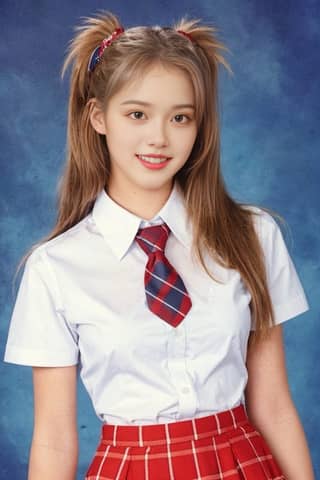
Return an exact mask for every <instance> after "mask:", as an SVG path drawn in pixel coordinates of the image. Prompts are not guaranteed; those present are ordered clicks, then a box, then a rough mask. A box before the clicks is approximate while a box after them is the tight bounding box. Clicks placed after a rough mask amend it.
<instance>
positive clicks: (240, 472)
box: [85, 405, 285, 480]
mask: <svg viewBox="0 0 320 480" xmlns="http://www.w3.org/2000/svg"><path fill="white" fill-rule="evenodd" d="M85 478H86V480H285V477H284V476H283V474H282V473H281V471H280V468H279V466H278V464H277V463H276V461H275V459H274V458H273V456H272V454H271V452H270V450H269V447H268V446H267V444H266V442H265V440H264V439H263V437H262V436H261V435H260V433H259V432H258V431H257V430H255V429H254V427H253V426H252V425H251V424H250V422H249V420H248V417H247V414H246V411H245V407H244V406H243V405H239V406H238V407H235V408H233V409H231V410H226V411H224V412H220V413H217V414H214V415H210V416H208V417H202V418H196V419H192V420H183V421H179V422H175V423H168V424H158V425H142V426H139V425H133V426H131V425H130V426H127V425H118V426H117V425H108V424H107V425H106V424H105V425H103V427H102V434H101V441H100V444H99V445H98V448H97V451H96V454H95V457H94V459H93V461H92V463H91V465H90V467H89V469H88V471H87V474H86V477H85Z"/></svg>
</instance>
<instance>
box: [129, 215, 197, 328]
mask: <svg viewBox="0 0 320 480" xmlns="http://www.w3.org/2000/svg"><path fill="white" fill-rule="evenodd" d="M169 234H170V228H169V227H168V225H167V224H166V223H163V224H162V225H154V226H151V227H146V228H142V229H140V230H139V231H138V233H137V235H136V238H135V239H136V241H137V243H138V244H139V245H140V247H141V248H142V249H143V250H144V251H145V253H146V254H147V255H148V261H147V265H146V270H145V274H144V285H145V292H146V299H147V303H148V307H149V308H150V310H151V311H152V312H153V313H154V314H155V315H157V316H158V317H160V318H162V320H164V321H165V322H167V323H169V324H170V325H171V326H173V327H177V326H178V325H179V323H180V322H182V320H183V319H184V317H185V316H186V315H187V313H188V311H189V310H190V308H191V305H192V303H191V299H190V297H189V294H188V292H187V290H186V287H185V285H184V283H183V281H182V279H181V277H180V276H179V274H178V273H177V271H176V270H175V269H174V267H173V266H172V265H171V263H170V262H169V261H168V259H167V258H166V257H165V255H164V249H165V246H166V242H167V240H168V237H169Z"/></svg>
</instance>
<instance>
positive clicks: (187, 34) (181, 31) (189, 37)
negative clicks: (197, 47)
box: [177, 30, 195, 43]
mask: <svg viewBox="0 0 320 480" xmlns="http://www.w3.org/2000/svg"><path fill="white" fill-rule="evenodd" d="M177 32H178V33H181V35H184V36H185V37H186V38H188V39H189V40H190V42H192V43H195V42H194V40H193V38H192V36H191V34H190V33H187V32H184V31H183V30H177Z"/></svg>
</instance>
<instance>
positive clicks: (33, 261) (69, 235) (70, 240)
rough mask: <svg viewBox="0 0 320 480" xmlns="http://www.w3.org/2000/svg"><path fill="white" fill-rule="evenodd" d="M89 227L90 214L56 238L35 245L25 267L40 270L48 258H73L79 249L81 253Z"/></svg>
mask: <svg viewBox="0 0 320 480" xmlns="http://www.w3.org/2000/svg"><path fill="white" fill-rule="evenodd" d="M90 225H91V214H89V215H87V216H86V217H85V218H83V219H82V220H81V221H80V222H78V223H77V224H76V225H74V226H73V227H71V228H69V229H68V230H66V231H65V232H63V233H61V234H59V235H57V236H56V237H54V238H52V239H50V240H47V241H44V242H42V243H39V244H36V245H35V246H34V247H33V249H32V252H31V254H30V255H29V257H28V259H27V261H26V266H28V267H30V266H32V267H38V268H41V264H46V263H47V261H48V259H49V258H51V259H56V260H59V259H67V258H72V257H74V256H75V255H76V254H77V252H78V251H79V249H80V250H82V251H83V250H84V249H85V244H86V242H87V234H88V231H89V230H90ZM81 253H82V252H81Z"/></svg>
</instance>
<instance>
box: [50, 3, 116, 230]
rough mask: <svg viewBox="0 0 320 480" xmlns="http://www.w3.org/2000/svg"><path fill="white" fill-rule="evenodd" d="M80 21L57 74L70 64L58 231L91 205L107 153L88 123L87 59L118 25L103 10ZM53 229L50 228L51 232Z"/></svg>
mask: <svg viewBox="0 0 320 480" xmlns="http://www.w3.org/2000/svg"><path fill="white" fill-rule="evenodd" d="M84 20H85V23H84V25H81V26H78V27H76V29H75V30H76V31H77V32H78V33H77V34H76V36H75V37H74V38H73V39H72V41H71V42H70V44H69V47H68V54H67V57H66V59H65V61H64V64H63V67H62V72H61V76H62V78H63V77H64V75H65V73H66V71H67V69H68V67H69V66H71V65H72V71H71V78H70V97H69V107H68V129H67V162H66V167H65V172H64V175H63V177H62V179H61V182H60V185H59V206H58V208H59V213H58V222H57V223H58V226H59V232H62V231H65V230H66V229H68V228H69V227H70V226H72V225H74V224H75V223H77V222H78V221H79V220H80V219H81V218H83V217H84V216H85V215H86V214H87V213H88V212H89V211H90V209H91V208H92V204H93V202H94V200H95V199H96V197H97V194H98V192H99V191H101V190H102V188H103V187H104V185H105V184H106V182H107V178H108V168H107V162H106V158H107V155H108V152H107V147H106V142H105V138H104V136H102V135H99V134H98V133H97V132H96V131H95V130H94V129H93V127H92V125H91V123H90V99H91V98H92V97H94V96H95V95H94V94H95V93H96V92H94V89H93V88H92V86H91V85H92V76H93V75H97V73H96V72H95V73H94V74H93V73H91V72H89V71H88V63H89V60H90V57H91V54H92V52H93V51H94V49H95V48H96V47H97V46H98V45H100V43H101V42H102V40H103V39H104V38H106V37H108V36H109V35H110V34H111V33H112V32H113V31H114V29H115V28H117V27H118V26H119V20H118V19H117V17H116V16H114V15H112V14H109V13H104V14H100V15H98V16H97V17H95V18H90V17H85V18H84ZM54 233H55V232H53V234H54Z"/></svg>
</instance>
